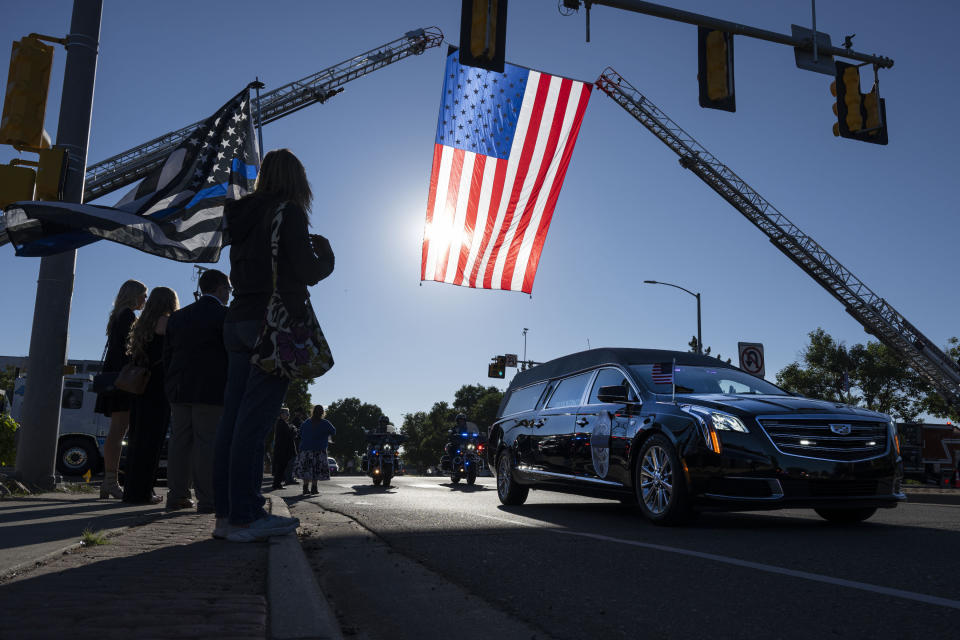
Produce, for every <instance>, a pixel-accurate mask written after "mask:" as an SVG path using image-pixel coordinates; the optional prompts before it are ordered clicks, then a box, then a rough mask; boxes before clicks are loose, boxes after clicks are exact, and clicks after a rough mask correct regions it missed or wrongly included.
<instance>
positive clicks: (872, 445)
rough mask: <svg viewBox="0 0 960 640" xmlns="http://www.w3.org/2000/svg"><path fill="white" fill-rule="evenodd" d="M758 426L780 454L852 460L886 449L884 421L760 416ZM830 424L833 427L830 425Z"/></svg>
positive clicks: (843, 460)
mask: <svg viewBox="0 0 960 640" xmlns="http://www.w3.org/2000/svg"><path fill="white" fill-rule="evenodd" d="M758 422H759V423H760V426H761V427H763V430H764V431H766V433H767V435H768V436H769V437H770V440H772V441H773V444H774V445H775V446H776V447H777V449H779V450H780V451H781V452H783V453H789V454H791V455H795V456H803V457H806V458H818V459H821V460H836V461H840V462H852V461H856V460H866V459H868V458H875V457H877V456H879V455H881V454H883V453H884V452H885V451H886V450H887V423H886V422H877V421H867V420H862V419H861V420H850V419H845V418H843V417H841V416H837V417H836V418H822V417H818V418H812V417H811V418H804V417H803V416H791V417H789V418H760V419H758ZM831 425H833V428H831Z"/></svg>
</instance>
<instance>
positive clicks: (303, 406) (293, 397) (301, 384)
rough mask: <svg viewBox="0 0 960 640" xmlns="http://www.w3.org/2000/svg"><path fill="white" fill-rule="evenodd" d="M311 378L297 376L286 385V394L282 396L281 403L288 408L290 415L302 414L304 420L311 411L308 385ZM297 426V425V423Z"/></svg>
mask: <svg viewBox="0 0 960 640" xmlns="http://www.w3.org/2000/svg"><path fill="white" fill-rule="evenodd" d="M312 382H313V380H305V379H303V378H297V379H295V380H292V381H291V382H290V386H289V387H287V395H285V396H284V397H283V404H285V405H286V406H287V408H289V409H290V415H291V416H302V418H303V419H304V420H305V419H307V418H308V417H310V414H311V413H313V402H312V401H311V398H310V391H309V385H310V384H311V383H312ZM298 426H299V425H298Z"/></svg>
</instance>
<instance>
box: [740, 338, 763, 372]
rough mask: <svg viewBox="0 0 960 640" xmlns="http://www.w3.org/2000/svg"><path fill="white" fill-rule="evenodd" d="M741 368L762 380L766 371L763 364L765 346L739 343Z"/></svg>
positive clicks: (757, 343)
mask: <svg viewBox="0 0 960 640" xmlns="http://www.w3.org/2000/svg"><path fill="white" fill-rule="evenodd" d="M737 349H739V351H740V368H741V369H743V370H744V371H746V372H747V373H749V374H750V375H752V376H757V377H758V378H762V377H763V376H764V375H765V373H766V370H765V368H764V364H763V344H762V343H760V342H738V343H737Z"/></svg>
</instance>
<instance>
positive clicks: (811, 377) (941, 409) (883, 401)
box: [777, 328, 960, 422]
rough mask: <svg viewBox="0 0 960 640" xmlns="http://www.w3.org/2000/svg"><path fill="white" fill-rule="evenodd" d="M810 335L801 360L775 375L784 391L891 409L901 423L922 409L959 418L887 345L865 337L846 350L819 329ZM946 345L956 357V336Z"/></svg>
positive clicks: (959, 348)
mask: <svg viewBox="0 0 960 640" xmlns="http://www.w3.org/2000/svg"><path fill="white" fill-rule="evenodd" d="M809 337H810V344H809V345H807V347H806V348H805V349H804V350H803V351H802V352H801V354H800V355H801V362H793V363H791V364H789V365H787V366H786V367H784V368H783V369H781V370H780V371H779V372H778V373H777V384H778V385H780V386H781V387H783V388H784V389H787V390H788V391H795V392H798V393H800V394H802V395H805V396H809V397H811V398H819V399H821V400H828V401H831V402H846V403H849V404H856V405H860V406H863V407H866V408H867V409H871V410H873V411H879V412H881V413H889V414H891V415H893V416H894V417H895V418H897V419H898V420H899V421H901V422H911V421H914V420H916V419H917V417H918V416H919V415H920V414H921V413H924V412H926V413H930V414H931V415H934V416H937V417H941V418H943V417H951V418H953V419H957V418H958V417H960V416H957V412H956V410H955V409H951V408H949V407H948V406H947V405H946V403H945V402H944V401H943V399H942V398H941V397H940V395H939V394H937V393H936V392H935V391H934V390H933V388H932V387H931V386H930V385H929V384H928V383H927V382H926V380H924V379H923V378H922V377H921V376H920V375H919V374H918V373H917V372H915V371H913V370H912V369H910V368H909V367H907V366H905V365H904V363H903V361H902V360H901V359H900V357H899V356H898V355H897V354H896V353H895V352H894V351H893V350H891V349H890V348H889V347H887V346H886V345H884V344H882V343H879V342H873V341H868V342H867V344H865V345H863V344H855V345H853V346H852V347H850V348H849V349H848V348H847V347H846V346H844V345H843V344H842V343H840V342H837V341H836V340H834V339H833V338H832V337H831V336H830V335H829V334H828V333H827V332H826V331H824V330H823V329H821V328H817V329H816V330H814V331H811V332H810V333H809ZM949 345H950V346H948V348H947V349H946V352H947V354H948V355H950V357H953V358H956V357H960V346H958V340H957V339H956V338H951V339H950V341H949Z"/></svg>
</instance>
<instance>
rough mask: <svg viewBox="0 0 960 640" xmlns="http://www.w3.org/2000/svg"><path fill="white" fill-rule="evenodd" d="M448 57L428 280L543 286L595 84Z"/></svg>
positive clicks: (427, 237)
mask: <svg viewBox="0 0 960 640" xmlns="http://www.w3.org/2000/svg"><path fill="white" fill-rule="evenodd" d="M458 58H459V56H458V54H457V52H456V50H453V51H451V52H450V54H449V55H448V56H447V66H446V75H445V76H444V81H443V99H442V100H441V104H440V117H439V118H438V122H437V137H436V142H435V144H434V148H433V170H432V172H431V175H430V193H429V196H428V198H427V219H426V225H425V227H424V234H423V252H422V257H421V264H420V279H421V280H434V281H437V282H449V283H451V284H456V285H461V286H468V287H475V288H483V289H504V290H509V291H523V292H525V293H530V292H531V291H532V290H533V278H534V276H535V275H536V273H537V265H538V264H539V262H540V252H541V251H542V250H543V243H544V241H545V240H546V238H547V230H548V229H549V227H550V219H551V218H552V217H553V210H554V207H555V206H556V203H557V196H558V195H559V194H560V186H561V185H562V184H563V178H564V176H565V175H566V172H567V165H568V164H569V163H570V155H571V154H572V153H573V146H574V144H575V143H576V141H577V133H579V131H580V123H581V122H582V121H583V113H584V111H585V110H586V108H587V101H588V100H589V99H590V90H591V89H592V88H593V85H592V84H589V83H585V82H580V81H577V80H570V79H569V78H561V77H558V76H551V75H548V74H546V73H541V72H539V71H533V70H531V69H524V68H522V67H517V66H514V65H511V64H507V65H505V67H504V70H503V73H494V72H490V71H485V70H483V69H477V68H474V67H467V66H461V65H460V63H459V60H458Z"/></svg>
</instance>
